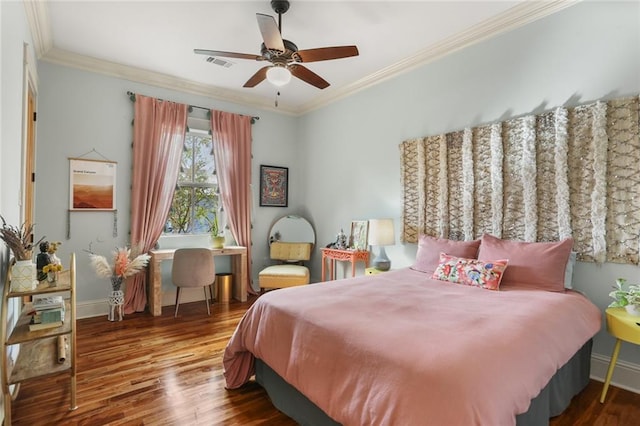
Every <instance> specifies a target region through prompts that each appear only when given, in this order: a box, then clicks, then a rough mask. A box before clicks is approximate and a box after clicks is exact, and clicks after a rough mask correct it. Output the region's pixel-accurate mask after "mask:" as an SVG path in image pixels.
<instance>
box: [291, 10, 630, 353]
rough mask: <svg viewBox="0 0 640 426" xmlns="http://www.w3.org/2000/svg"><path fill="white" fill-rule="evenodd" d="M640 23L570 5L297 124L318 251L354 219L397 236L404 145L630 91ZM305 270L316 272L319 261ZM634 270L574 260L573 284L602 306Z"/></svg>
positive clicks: (605, 340)
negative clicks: (381, 224) (374, 221)
mask: <svg viewBox="0 0 640 426" xmlns="http://www.w3.org/2000/svg"><path fill="white" fill-rule="evenodd" d="M639 22H640V3H638V2H622V3H620V2H582V3H578V4H577V5H575V6H572V7H570V8H568V9H565V10H563V11H561V12H559V13H557V14H554V15H552V16H549V17H547V18H544V19H542V20H540V21H537V22H534V23H532V24H529V25H527V26H525V27H523V28H520V29H517V30H514V31H511V32H509V33H507V34H504V35H501V36H498V37H495V38H493V39H490V40H488V41H485V42H482V43H480V44H477V45H474V46H471V47H468V48H466V49H464V50H461V51H459V52H457V53H454V54H452V55H449V56H447V57H445V58H443V59H441V60H439V61H437V62H434V63H431V64H428V65H426V66H424V67H422V68H419V69H416V70H414V71H411V72H408V73H406V74H404V75H401V76H399V77H397V78H395V79H393V80H390V81H387V82H384V83H382V84H380V85H378V86H374V87H372V88H369V89H367V90H364V91H361V92H359V93H356V94H354V95H352V96H349V97H347V98H344V99H342V100H340V101H338V102H336V103H334V104H331V105H329V106H327V107H325V108H323V109H320V110H318V111H314V112H312V113H309V114H307V115H306V116H304V117H302V118H301V120H300V134H301V137H300V140H301V142H302V143H304V145H305V146H304V150H305V157H304V159H303V162H304V169H305V171H306V173H305V188H306V189H305V191H304V192H305V194H306V199H305V204H306V206H307V208H308V209H309V211H310V212H311V213H312V217H313V219H314V220H315V222H316V224H317V233H318V241H319V243H321V244H326V243H328V242H330V241H332V240H334V239H335V234H336V233H337V231H339V229H340V228H341V227H345V229H346V228H347V227H348V226H349V223H350V221H351V220H355V219H367V218H377V217H393V218H394V219H395V223H396V230H397V231H399V227H400V226H399V225H400V212H401V198H400V197H401V187H400V158H399V150H398V145H399V144H400V143H401V142H402V141H403V140H406V139H408V138H414V137H422V136H428V135H434V134H440V133H443V132H449V131H453V130H460V129H463V128H465V127H469V126H475V125H478V124H481V123H490V122H493V121H501V120H504V119H507V118H509V117H514V116H518V115H522V114H530V113H539V112H541V111H546V110H550V109H552V108H555V107H557V106H561V105H568V106H571V105H575V104H579V103H586V102H591V101H594V100H597V99H602V98H612V97H621V96H625V95H632V94H636V95H637V94H638V93H639V92H640V24H639ZM386 251H387V253H388V255H389V257H390V258H391V259H392V262H393V266H395V267H401V266H409V265H411V264H412V262H413V260H414V259H415V253H416V245H415V244H402V243H398V244H397V245H396V246H395V247H387V249H386ZM313 266H314V272H315V273H316V275H317V274H318V271H319V268H320V260H319V256H317V255H316V256H315V258H314V263H313ZM639 272H640V268H638V267H636V266H621V265H613V264H605V265H602V266H597V265H594V264H588V263H578V265H577V267H576V271H575V280H574V281H575V287H576V288H577V289H579V290H581V291H584V292H585V293H586V294H587V295H588V296H589V297H590V298H591V299H592V300H593V301H594V302H595V303H596V304H597V305H598V306H600V307H601V308H603V310H604V308H605V307H606V305H607V304H608V303H609V299H608V297H607V294H608V292H609V291H610V288H611V286H612V285H613V283H614V281H615V278H617V277H618V276H624V277H628V278H629V279H630V280H631V281H636V282H637V281H638V280H639V278H638V277H640V273H639ZM612 344H613V341H612V339H611V338H610V337H609V336H608V335H607V334H606V333H605V332H601V333H600V334H599V335H598V336H597V338H596V340H595V348H594V351H595V352H597V353H600V354H605V355H606V356H609V355H610V353H611V348H612ZM621 358H623V359H625V360H628V361H630V362H634V363H636V364H640V349H639V348H638V347H632V345H624V346H623V350H622V354H621Z"/></svg>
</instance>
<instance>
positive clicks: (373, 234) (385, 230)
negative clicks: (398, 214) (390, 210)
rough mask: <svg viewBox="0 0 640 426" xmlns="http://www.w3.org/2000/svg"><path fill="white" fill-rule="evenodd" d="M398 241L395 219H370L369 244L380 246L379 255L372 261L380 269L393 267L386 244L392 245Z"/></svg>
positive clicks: (384, 269)
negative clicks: (394, 231) (394, 227)
mask: <svg viewBox="0 0 640 426" xmlns="http://www.w3.org/2000/svg"><path fill="white" fill-rule="evenodd" d="M395 243H396V238H395V235H394V233H393V219H369V244H371V245H372V246H380V251H379V252H378V255H377V256H376V257H375V258H374V259H373V261H372V262H371V264H372V266H373V267H374V268H376V269H377V270H379V271H388V270H389V268H391V260H389V258H388V257H387V253H386V252H385V251H384V246H392V245H394V244H395Z"/></svg>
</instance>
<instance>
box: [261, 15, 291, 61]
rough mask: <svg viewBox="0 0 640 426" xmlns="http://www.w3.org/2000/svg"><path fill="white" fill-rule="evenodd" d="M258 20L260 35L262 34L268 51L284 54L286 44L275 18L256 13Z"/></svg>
mask: <svg viewBox="0 0 640 426" xmlns="http://www.w3.org/2000/svg"><path fill="white" fill-rule="evenodd" d="M256 18H257V19H258V26H259V27H260V33H262V40H264V45H265V46H267V49H269V50H277V51H280V52H284V51H285V48H284V42H283V41H282V35H280V30H279V29H278V24H276V20H275V18H274V17H273V16H271V15H264V14H262V13H256Z"/></svg>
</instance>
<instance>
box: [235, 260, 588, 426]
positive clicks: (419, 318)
mask: <svg viewBox="0 0 640 426" xmlns="http://www.w3.org/2000/svg"><path fill="white" fill-rule="evenodd" d="M600 324H601V312H600V310H599V309H598V308H597V307H596V306H595V305H593V304H592V303H591V302H590V301H589V300H587V299H586V298H585V297H584V296H582V295H581V294H579V293H577V292H572V291H568V292H565V293H554V292H548V291H535V290H525V289H515V288H505V289H504V290H501V291H489V290H484V289H480V288H475V287H469V286H464V285H458V284H451V283H445V282H441V281H435V280H431V279H428V278H427V275H425V274H424V273H421V272H417V271H413V270H410V269H403V270H398V271H391V272H387V273H384V274H378V275H373V276H366V277H359V278H354V279H347V280H339V281H333V282H329V283H320V284H313V285H308V286H302V287H293V288H287V289H282V290H277V291H272V292H269V293H267V294H265V295H263V296H261V297H260V298H259V299H258V300H257V301H256V302H255V304H254V305H253V306H252V307H251V308H250V309H249V310H248V311H247V313H246V315H245V316H244V318H243V319H242V321H241V322H240V324H239V325H238V328H237V329H236V331H235V333H234V335H233V336H232V338H231V340H230V341H229V344H228V346H227V348H226V351H225V354H224V370H225V371H224V374H225V378H226V381H227V387H228V388H237V387H239V386H241V385H243V384H244V383H245V382H247V381H248V380H249V379H250V377H251V376H252V375H253V373H254V370H253V361H254V357H257V358H260V359H262V360H263V361H265V362H266V363H267V364H268V365H269V366H270V367H271V368H272V369H273V370H274V371H275V372H276V373H278V374H279V375H280V376H281V377H283V378H284V379H285V380H286V381H287V382H288V383H290V384H291V385H293V386H294V387H295V388H297V389H298V390H299V391H300V392H302V393H303V394H305V395H306V396H307V397H308V398H309V399H310V400H311V401H312V402H314V403H315V404H316V405H317V406H318V407H320V408H321V409H322V410H324V412H325V413H327V414H328V415H329V416H330V417H331V418H333V419H334V420H336V421H337V422H340V423H342V424H344V425H399V424H403V425H417V424H426V423H428V424H434V425H513V424H515V416H516V415H517V414H520V413H524V412H526V411H527V410H528V407H529V403H530V401H531V399H532V398H534V397H535V396H537V395H538V393H539V392H540V390H541V389H542V388H543V387H544V386H545V385H546V384H547V382H548V381H549V380H550V378H551V377H552V376H553V375H554V373H555V372H556V370H557V369H558V368H560V367H561V366H562V365H564V364H565V363H566V362H567V361H568V360H569V359H570V358H571V357H572V356H573V354H574V353H575V352H576V351H577V350H578V349H579V348H580V347H582V345H583V344H584V343H585V342H586V341H587V340H589V339H590V338H591V337H592V336H593V335H594V334H595V333H596V332H598V331H599V330H600ZM425 422H426V423H425Z"/></svg>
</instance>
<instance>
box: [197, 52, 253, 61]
mask: <svg viewBox="0 0 640 426" xmlns="http://www.w3.org/2000/svg"><path fill="white" fill-rule="evenodd" d="M193 53H197V54H198V55H209V56H222V57H225V58H237V59H253V60H254V61H262V60H264V58H263V57H262V56H259V55H251V54H249V53H236V52H225V51H223V50H206V49H193Z"/></svg>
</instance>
